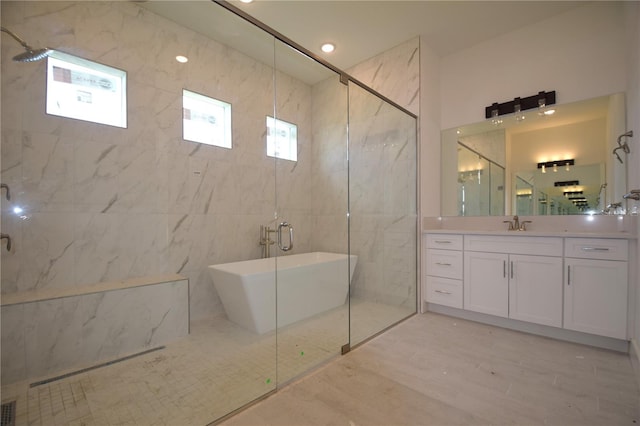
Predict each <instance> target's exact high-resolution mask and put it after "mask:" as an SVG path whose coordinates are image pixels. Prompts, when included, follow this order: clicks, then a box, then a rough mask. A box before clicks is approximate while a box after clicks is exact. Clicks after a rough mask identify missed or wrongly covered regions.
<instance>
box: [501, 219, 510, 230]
mask: <svg viewBox="0 0 640 426" xmlns="http://www.w3.org/2000/svg"><path fill="white" fill-rule="evenodd" d="M502 223H508V224H509V229H508V230H509V231H513V222H511V221H510V220H503V221H502Z"/></svg>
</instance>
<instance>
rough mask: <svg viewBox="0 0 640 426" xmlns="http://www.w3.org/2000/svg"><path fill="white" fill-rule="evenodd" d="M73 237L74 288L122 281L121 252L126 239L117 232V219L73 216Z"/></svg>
mask: <svg viewBox="0 0 640 426" xmlns="http://www.w3.org/2000/svg"><path fill="white" fill-rule="evenodd" d="M74 219H75V220H74V224H73V233H74V235H75V259H74V264H75V270H76V271H75V276H74V278H73V282H74V283H75V285H84V284H95V283H99V282H104V281H113V280H117V279H120V278H122V276H121V275H120V271H121V265H122V262H124V259H123V257H124V256H125V254H124V253H122V248H123V247H124V245H125V244H127V243H132V241H131V240H128V237H129V235H125V234H124V233H123V232H122V231H121V229H120V226H121V223H122V221H121V215H120V214H114V213H76V214H75V215H74Z"/></svg>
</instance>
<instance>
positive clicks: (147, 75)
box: [2, 1, 313, 319]
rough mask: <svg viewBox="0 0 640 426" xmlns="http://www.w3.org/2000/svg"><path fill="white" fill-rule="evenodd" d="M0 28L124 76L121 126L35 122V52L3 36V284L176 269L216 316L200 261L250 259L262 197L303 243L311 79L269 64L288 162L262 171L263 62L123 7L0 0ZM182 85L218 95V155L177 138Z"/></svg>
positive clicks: (72, 282)
mask: <svg viewBox="0 0 640 426" xmlns="http://www.w3.org/2000/svg"><path fill="white" fill-rule="evenodd" d="M212 7H217V6H215V5H212ZM2 24H3V26H6V27H8V28H10V29H12V30H13V31H15V32H16V33H18V34H21V35H23V36H24V37H25V38H28V40H29V41H30V43H32V44H34V45H38V46H40V45H48V46H52V47H55V48H58V49H60V50H62V51H65V52H68V53H71V54H75V55H78V56H80V57H84V58H87V59H90V60H93V61H96V62H100V63H104V64H107V65H110V66H113V67H117V68H120V69H124V70H126V71H127V73H128V74H127V79H128V128H126V129H120V128H115V127H109V126H104V125H98V124H93V123H88V122H83V121H78V120H70V119H66V118H60V117H56V116H49V115H46V114H45V113H44V96H45V77H44V76H45V71H46V64H45V62H44V61H43V62H37V63H32V64H22V63H16V62H12V61H11V60H10V58H11V57H12V56H13V55H15V54H16V53H18V52H19V50H20V49H21V48H20V46H19V45H17V43H15V42H14V41H13V40H12V39H11V38H10V37H2V105H3V108H2V182H3V183H7V184H9V185H10V187H11V190H12V195H13V197H12V199H11V201H10V202H5V201H3V203H2V230H3V232H6V233H9V234H10V235H11V236H12V238H13V241H14V248H13V249H12V251H11V252H10V253H7V252H6V251H3V253H2V266H3V267H2V293H11V292H21V291H29V290H34V289H41V288H51V287H64V286H77V285H84V284H89V283H97V282H104V281H111V280H117V279H125V278H130V277H135V276H142V275H149V274H161V273H180V274H182V275H185V276H187V277H188V278H189V280H190V287H191V297H190V300H191V318H192V319H198V318H202V317H206V316H212V315H218V314H221V313H222V307H221V305H220V302H219V299H218V297H217V295H216V293H215V290H214V288H213V285H212V283H211V281H210V276H209V274H208V272H207V270H206V266H207V265H209V264H214V263H223V262H230V261H236V260H246V259H252V258H257V257H259V256H260V247H259V245H258V237H259V226H260V224H266V223H267V222H269V221H270V220H273V218H274V212H275V210H276V202H278V203H279V205H281V206H282V210H281V212H280V216H281V217H282V218H284V219H285V220H289V221H290V222H292V223H294V225H295V226H296V237H297V239H296V243H297V249H298V250H300V251H305V250H308V249H309V247H308V245H309V239H310V237H311V234H312V231H311V228H312V223H313V220H312V218H311V217H310V216H309V213H310V212H311V207H312V206H311V200H312V198H311V187H312V182H311V178H310V173H311V161H310V156H311V154H312V148H311V140H312V135H311V118H310V117H311V115H310V114H311V101H310V98H309V95H310V93H311V87H310V86H309V85H307V84H305V83H302V82H300V81H298V80H296V79H294V78H292V77H290V76H287V75H285V74H283V73H280V72H278V73H276V78H275V80H276V82H277V99H278V104H277V113H278V117H279V118H281V119H283V120H285V121H290V122H293V123H296V124H297V125H298V131H299V154H298V155H299V160H298V162H297V163H294V162H288V161H281V162H279V164H278V166H277V168H276V166H275V161H274V160H273V159H272V158H267V157H266V156H265V151H266V149H265V138H266V132H265V130H266V129H265V116H266V115H273V114H274V104H273V101H274V91H275V88H274V71H273V67H272V66H269V65H266V64H263V63H260V62H257V61H256V60H253V59H251V58H249V57H247V56H246V55H244V54H242V53H240V52H238V51H236V50H233V49H230V48H228V47H226V46H224V45H222V44H219V43H217V42H213V41H211V40H210V39H208V38H206V37H204V36H202V35H200V34H198V33H195V32H193V31H191V30H187V29H185V28H183V27H181V26H179V25H177V24H175V23H173V22H171V21H169V20H167V19H165V18H162V17H160V16H158V15H155V14H154V13H151V12H149V11H148V10H146V9H143V8H141V7H139V6H137V5H135V4H134V3H131V2H91V3H87V2H10V1H7V2H2ZM175 51H179V52H182V53H184V54H186V55H187V56H188V57H189V58H190V61H189V63H188V64H186V65H187V66H181V65H180V64H178V63H177V62H176V61H175V60H174V59H173V56H174V55H175V54H174V53H173V52H175ZM167 53H170V54H167ZM183 88H186V89H189V90H193V91H196V92H199V93H202V94H205V95H208V96H211V97H214V98H217V99H221V100H223V101H226V102H229V103H231V104H232V111H233V119H232V120H233V149H232V150H228V149H224V148H218V147H212V146H207V145H202V144H197V143H192V142H189V141H185V140H183V139H182V120H181V117H182V111H181V109H182V100H181V96H182V89H183ZM276 180H277V181H278V183H279V184H282V185H283V187H284V188H286V189H285V190H283V191H280V192H279V193H278V194H279V195H278V197H279V198H278V199H277V200H276V195H275V184H276ZM18 206H19V207H21V208H22V209H23V210H24V212H23V213H21V214H19V215H17V214H14V213H13V209H14V208H15V207H18Z"/></svg>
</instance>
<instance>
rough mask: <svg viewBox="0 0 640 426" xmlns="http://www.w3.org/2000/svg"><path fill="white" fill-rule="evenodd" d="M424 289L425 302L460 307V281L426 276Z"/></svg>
mask: <svg viewBox="0 0 640 426" xmlns="http://www.w3.org/2000/svg"><path fill="white" fill-rule="evenodd" d="M426 290H427V291H426V295H425V300H426V301H427V302H429V303H436V304H438V305H445V306H451V307H453V308H458V309H462V281H460V280H452V279H450V278H440V277H427V289H426Z"/></svg>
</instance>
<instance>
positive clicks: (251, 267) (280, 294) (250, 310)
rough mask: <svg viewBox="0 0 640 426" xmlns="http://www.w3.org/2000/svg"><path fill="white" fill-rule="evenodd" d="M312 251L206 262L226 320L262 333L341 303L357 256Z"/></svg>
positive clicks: (345, 294)
mask: <svg viewBox="0 0 640 426" xmlns="http://www.w3.org/2000/svg"><path fill="white" fill-rule="evenodd" d="M348 259H349V256H348V255H346V254H338V253H324V252H314V253H305V254H294V255H290V256H282V257H278V258H269V259H255V260H246V261H243V262H233V263H223V264H220V265H210V266H209V269H210V271H211V276H212V278H213V284H214V285H215V287H216V290H217V292H218V295H219V296H220V299H221V300H222V305H223V306H224V310H225V312H226V313H227V317H228V318H229V320H231V321H233V322H234V323H236V324H238V325H241V326H242V327H245V328H248V329H249V330H252V331H254V332H256V333H259V334H263V333H266V332H268V331H271V330H273V329H275V328H276V303H275V302H276V273H275V271H276V262H277V265H278V267H277V280H278V286H277V301H278V315H277V324H278V327H282V326H285V325H288V324H292V323H294V322H296V321H300V320H302V319H305V318H309V317H311V316H313V315H316V314H319V313H321V312H324V311H327V310H329V309H332V308H335V307H338V306H340V305H343V304H344V303H345V302H346V299H347V294H348V292H349V284H348V280H350V279H351V277H352V276H353V271H354V270H355V267H356V263H357V262H358V256H355V255H351V262H350V265H351V270H350V271H349V262H348ZM347 274H348V275H347Z"/></svg>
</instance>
